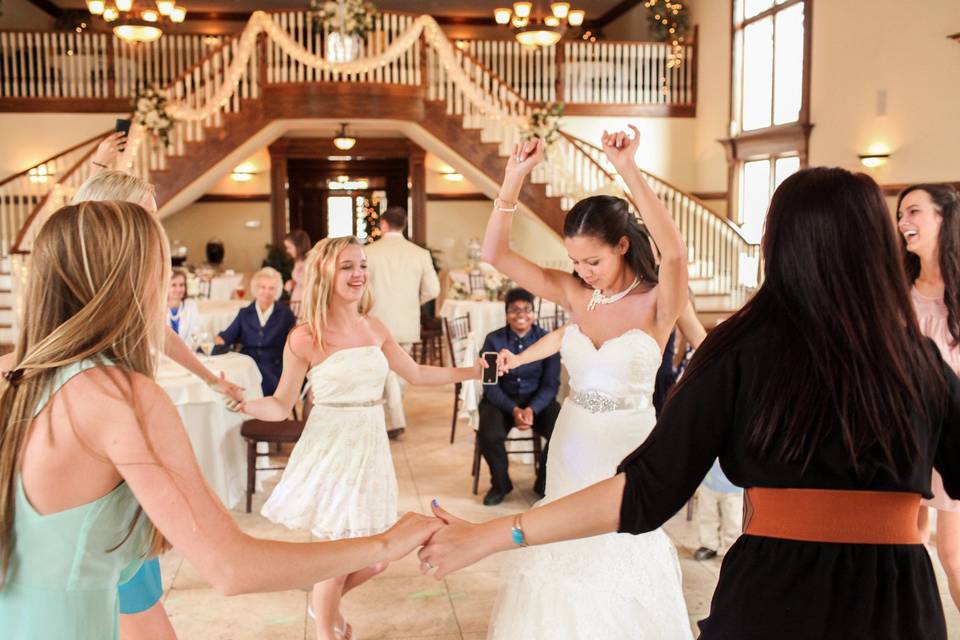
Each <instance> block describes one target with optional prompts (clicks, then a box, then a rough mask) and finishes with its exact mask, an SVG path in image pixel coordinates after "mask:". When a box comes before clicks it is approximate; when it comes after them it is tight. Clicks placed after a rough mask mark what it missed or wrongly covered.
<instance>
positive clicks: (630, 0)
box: [590, 0, 642, 29]
mask: <svg viewBox="0 0 960 640" xmlns="http://www.w3.org/2000/svg"><path fill="white" fill-rule="evenodd" d="M640 2H642V0H621V1H620V2H619V3H618V4H616V5H614V6H613V7H611V8H610V9H608V10H607V12H606V13H604V14H603V15H602V16H600V17H599V18H597V19H596V20H592V21H590V25H591V26H593V27H595V28H598V29H602V28H603V27H605V26H607V25H608V24H610V23H611V22H613V21H614V20H616V19H617V18H619V17H620V16H622V15H623V14H625V13H627V12H628V11H630V10H631V9H633V8H634V7H635V6H637V5H638V4H640Z"/></svg>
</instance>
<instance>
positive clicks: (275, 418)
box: [240, 325, 312, 422]
mask: <svg viewBox="0 0 960 640" xmlns="http://www.w3.org/2000/svg"><path fill="white" fill-rule="evenodd" d="M311 343H312V337H310V331H309V329H307V327H306V325H303V326H300V327H297V328H296V329H294V330H293V331H291V332H290V335H289V336H288V337H287V344H285V345H284V347H283V371H282V372H281V374H280V382H279V383H277V389H276V391H274V392H273V395H272V396H268V397H266V398H257V399H256V400H250V401H248V402H245V403H243V405H242V406H241V407H240V411H242V412H243V413H245V414H247V415H248V416H251V417H253V418H257V419H259V420H268V421H270V422H279V421H280V420H286V419H287V417H288V416H289V415H290V412H291V411H292V410H293V405H294V404H296V402H297V399H298V398H299V397H300V388H301V387H302V386H303V378H304V377H305V376H306V375H307V370H308V369H309V367H310V357H309V353H310V344H311Z"/></svg>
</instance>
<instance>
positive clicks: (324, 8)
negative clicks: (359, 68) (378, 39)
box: [310, 0, 377, 40]
mask: <svg viewBox="0 0 960 640" xmlns="http://www.w3.org/2000/svg"><path fill="white" fill-rule="evenodd" d="M310 10H311V11H313V15H314V20H313V32H314V33H319V32H320V31H326V32H327V33H329V34H331V35H332V34H334V33H338V34H340V36H339V38H347V37H351V38H355V39H356V40H363V39H364V38H366V37H367V33H368V32H370V31H373V19H374V17H375V16H376V15H377V8H376V7H375V6H373V4H372V3H370V2H364V1H363V0H339V2H335V1H334V0H310Z"/></svg>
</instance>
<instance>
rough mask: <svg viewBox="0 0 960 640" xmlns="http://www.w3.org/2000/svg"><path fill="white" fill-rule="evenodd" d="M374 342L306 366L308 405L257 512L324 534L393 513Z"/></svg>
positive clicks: (382, 524) (358, 529)
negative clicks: (282, 465) (288, 452)
mask: <svg viewBox="0 0 960 640" xmlns="http://www.w3.org/2000/svg"><path fill="white" fill-rule="evenodd" d="M388 372H389V367H388V366H387V359H386V357H385V356H384V355H383V351H381V350H380V347H374V346H365V347H353V348H350V349H341V350H340V351H336V352H334V353H333V354H331V355H330V356H328V357H327V359H326V360H324V361H323V362H321V363H319V364H318V365H316V366H315V367H313V368H312V369H310V371H308V372H307V379H308V380H309V382H310V390H311V393H312V394H313V409H312V410H311V412H310V416H309V418H307V424H306V426H305V427H304V430H303V435H301V436H300V440H299V441H298V442H297V444H296V446H295V447H294V448H293V452H292V453H291V455H290V461H289V462H288V463H287V468H286V469H285V470H284V472H283V477H281V478H280V482H279V483H278V484H277V486H276V488H274V490H273V493H272V494H271V495H270V498H269V499H268V500H267V502H266V504H264V505H263V509H262V511H261V513H262V514H263V515H264V516H265V517H266V518H268V519H269V520H272V521H273V522H277V523H279V524H282V525H285V526H287V527H289V528H291V529H302V530H308V531H310V532H311V533H312V534H313V535H314V536H316V537H317V538H320V539H324V540H337V539H340V538H356V537H360V536H369V535H374V534H377V533H381V532H383V531H386V530H387V529H389V528H390V527H391V526H392V525H393V523H394V522H396V520H397V492H398V489H397V476H396V472H395V471H394V468H393V457H392V456H391V455H390V441H389V438H388V437H387V430H386V426H385V425H384V417H383V406H382V405H383V386H384V382H385V381H386V379H387V373H388Z"/></svg>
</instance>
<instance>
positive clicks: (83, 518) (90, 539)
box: [0, 360, 147, 640]
mask: <svg viewBox="0 0 960 640" xmlns="http://www.w3.org/2000/svg"><path fill="white" fill-rule="evenodd" d="M96 366H100V365H99V364H98V363H96V362H93V361H89V360H85V361H83V362H80V363H75V364H72V365H69V366H67V367H64V368H62V369H61V370H60V371H59V372H58V374H57V376H56V378H55V380H54V384H53V385H52V387H51V389H50V390H49V391H48V392H47V394H46V395H45V396H44V397H43V398H42V399H41V401H40V402H39V403H38V405H37V410H36V412H35V414H34V415H36V414H39V413H40V411H41V410H42V409H43V407H44V406H45V405H46V403H47V401H48V399H49V398H50V396H52V395H53V394H54V393H56V392H57V391H58V390H59V389H60V387H62V386H63V385H64V384H65V383H66V382H67V381H68V380H69V379H70V378H72V377H73V376H75V375H76V374H78V373H80V372H81V371H84V370H86V369H90V368H93V367H96ZM139 507H140V505H139V504H138V503H137V499H136V498H135V497H134V495H133V492H131V491H130V488H129V487H128V486H127V485H126V483H120V484H119V485H118V486H117V487H116V488H115V489H113V490H112V491H110V492H109V493H108V494H106V495H105V496H103V497H101V498H98V499H97V500H94V501H93V502H88V503H87V504H83V505H80V506H78V507H73V508H71V509H65V510H63V511H59V512H57V513H51V514H49V515H40V514H39V513H37V512H36V510H35V509H34V508H33V506H32V505H31V504H30V502H29V501H28V500H27V496H26V494H25V493H24V490H23V483H22V482H21V479H20V476H19V475H18V476H17V478H16V503H15V512H14V522H13V532H14V536H15V538H14V539H15V544H14V548H13V553H12V555H11V558H10V568H9V572H8V574H7V579H6V583H5V585H4V586H3V589H2V590H0V636H2V637H3V639H4V640H35V639H37V638H58V639H69V640H111V639H113V640H117V639H118V638H119V637H120V631H119V605H118V596H117V586H118V585H120V584H121V583H123V582H126V581H127V580H129V579H130V578H131V576H133V575H134V574H135V573H136V572H137V570H138V569H139V568H140V565H141V563H142V561H143V558H142V554H143V551H144V544H145V542H146V528H147V518H146V516H145V515H143V514H140V517H139V518H138V519H137V522H136V525H134V527H133V532H132V533H131V535H130V536H129V537H127V538H126V540H125V541H124V537H125V536H126V535H127V532H128V530H129V528H130V523H131V522H133V520H134V518H135V517H136V516H137V512H138V509H139ZM121 543H122V544H121ZM117 545H120V546H119V547H117ZM114 547H117V548H116V549H114V550H113V551H110V549H113V548H114Z"/></svg>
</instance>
